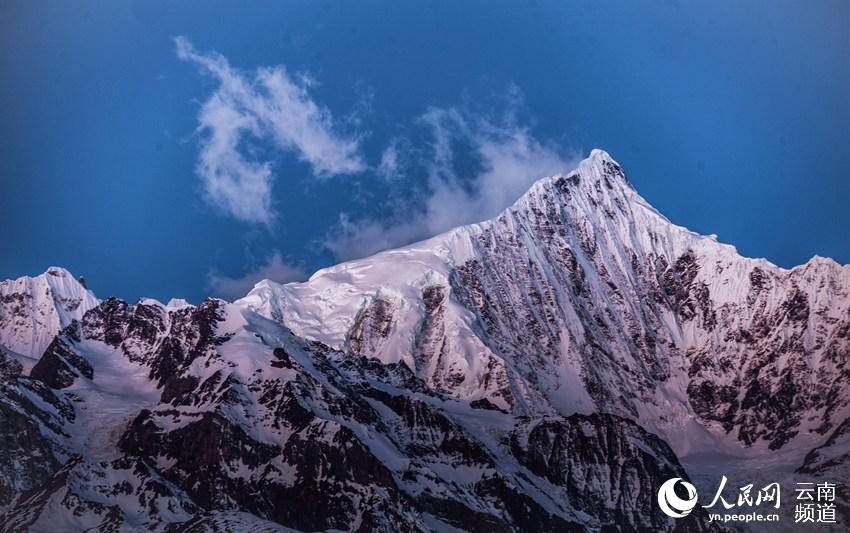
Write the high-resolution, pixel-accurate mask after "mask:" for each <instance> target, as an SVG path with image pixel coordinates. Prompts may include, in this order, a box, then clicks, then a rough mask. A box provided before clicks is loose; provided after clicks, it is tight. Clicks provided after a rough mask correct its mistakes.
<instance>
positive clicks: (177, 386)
mask: <svg viewBox="0 0 850 533" xmlns="http://www.w3.org/2000/svg"><path fill="white" fill-rule="evenodd" d="M0 346H2V348H0V524H2V525H3V530H4V531H26V530H32V531H82V530H86V529H93V530H97V531H134V530H138V531H146V530H166V531H239V530H244V531H278V530H285V528H291V529H295V530H306V531H316V530H327V529H335V530H357V531H454V530H464V531H488V532H489V531H715V530H720V528H719V527H718V526H717V525H716V524H714V523H712V522H710V521H709V519H708V512H707V511H706V510H705V509H703V508H702V507H697V508H696V509H695V510H694V511H693V512H692V513H691V514H690V515H689V516H687V517H686V518H681V519H674V518H671V517H669V516H667V515H666V514H664V513H663V512H662V511H661V509H660V508H659V507H658V505H657V503H656V492H657V491H658V488H659V487H660V485H661V484H662V483H663V482H664V481H666V480H667V479H669V478H672V477H680V478H683V479H690V480H692V481H693V482H694V483H695V484H696V485H697V486H698V487H699V489H700V494H701V495H702V494H703V490H704V489H705V491H706V492H709V491H710V490H713V488H716V484H717V481H718V480H719V477H720V475H721V474H724V475H727V476H729V477H730V479H732V478H733V477H735V476H737V477H736V478H735V479H737V480H738V481H740V483H739V485H744V484H745V483H747V482H760V481H765V482H767V481H771V480H775V481H784V482H789V481H790V482H793V481H794V480H800V479H805V480H806V481H821V480H828V481H830V482H835V483H837V484H838V493H839V495H838V498H837V500H836V504H837V509H838V522H839V524H841V523H842V521H844V523H850V509H848V506H847V502H848V500H849V499H850V494H848V492H847V490H848V489H847V481H848V480H850V364H848V361H850V266H840V265H838V264H836V263H835V262H833V261H831V260H828V259H823V258H817V257H816V258H814V259H812V260H811V261H809V262H808V263H806V264H805V265H802V266H799V267H796V268H794V269H791V270H785V269H781V268H779V267H776V266H775V265H772V264H771V263H769V262H767V261H765V260H757V259H748V258H744V257H741V256H739V255H738V254H737V252H736V251H735V249H734V248H733V247H731V246H728V245H724V244H721V243H718V242H717V240H716V239H715V238H714V237H707V236H701V235H697V234H694V233H692V232H689V231H688V230H686V229H684V228H681V227H679V226H675V225H674V224H672V223H671V222H669V221H668V220H667V219H665V218H664V217H663V216H662V215H661V214H659V213H658V212H657V211H655V210H654V209H653V208H652V207H651V206H649V205H648V204H647V203H646V201H645V200H643V199H642V198H641V197H640V196H639V195H638V194H637V192H636V191H635V190H634V189H633V188H632V186H631V185H630V183H629V182H628V180H627V179H626V176H625V174H624V173H623V170H622V169H621V168H620V166H619V165H618V164H617V163H616V162H615V161H613V160H612V159H611V158H610V157H609V156H608V155H607V154H605V153H604V152H601V151H598V150H596V151H594V152H592V153H591V155H590V157H589V158H588V159H587V160H585V161H584V162H582V163H581V164H580V166H579V167H578V169H576V170H575V171H573V172H572V173H570V174H568V175H560V176H554V177H549V178H544V179H542V180H540V181H538V182H537V183H535V184H534V185H533V186H532V188H531V189H530V190H529V191H528V192H527V193H526V194H525V195H524V196H523V197H522V198H520V199H519V200H518V201H517V203H516V204H515V205H514V206H512V207H511V208H509V209H507V210H506V211H505V212H504V213H502V214H501V215H500V216H498V217H497V218H496V219H493V220H490V221H486V222H482V223H480V224H474V225H470V226H464V227H461V228H457V229H455V230H452V231H450V232H448V233H445V234H443V235H439V236H437V237H434V238H432V239H430V240H428V241H424V242H421V243H417V244H414V245H411V246H408V247H405V248H402V249H399V250H392V251H388V252H384V253H381V254H378V255H375V256H373V257H370V258H367V259H363V260H359V261H353V262H349V263H344V264H341V265H338V266H335V267H332V268H328V269H325V270H321V271H319V272H317V273H316V274H314V275H313V277H312V278H311V279H310V280H309V281H306V282H304V283H295V284H288V285H278V284H276V283H273V282H270V281H263V282H261V283H259V284H258V285H257V286H256V287H255V288H254V289H253V290H252V291H251V292H250V293H249V294H248V295H247V296H245V297H244V298H242V299H241V300H237V301H236V302H233V303H228V302H225V301H222V300H216V299H208V300H206V301H204V302H203V303H201V304H200V305H198V306H192V305H189V304H188V303H186V302H184V301H176V300H172V301H171V302H169V303H168V304H162V303H160V302H157V301H154V300H141V301H139V302H136V303H135V304H132V305H130V304H127V303H125V302H123V301H120V300H118V299H115V298H108V299H106V300H102V301H101V300H98V299H97V298H96V297H95V296H94V295H93V294H92V293H91V292H90V291H88V290H87V289H86V288H85V287H84V285H82V284H81V283H79V282H78V281H77V280H75V279H74V277H73V276H72V275H71V274H70V273H69V272H67V271H66V270H64V269H61V268H55V267H54V268H50V269H49V270H48V271H47V272H45V273H44V274H42V275H40V276H36V277H34V278H29V277H24V278H19V279H18V280H14V281H6V282H3V283H2V284H0ZM747 476H749V477H747ZM709 487H711V488H709ZM791 492H792V491H790V490H789V491H788V494H787V495H786V498H789V497H791V496H792V494H791ZM708 500H710V496H709V497H708ZM700 503H703V498H702V497H701V499H700ZM786 522H787V521H786ZM792 525H793V524H792ZM771 527H772V528H773V529H776V526H775V525H772V526H771ZM836 527H841V526H840V525H839V526H836ZM822 530H823V529H822Z"/></svg>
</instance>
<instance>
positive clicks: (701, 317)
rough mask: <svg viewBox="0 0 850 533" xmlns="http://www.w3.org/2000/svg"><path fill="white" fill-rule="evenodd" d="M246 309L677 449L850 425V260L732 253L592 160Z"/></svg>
mask: <svg viewBox="0 0 850 533" xmlns="http://www.w3.org/2000/svg"><path fill="white" fill-rule="evenodd" d="M237 304H238V305H240V306H243V307H246V308H249V309H253V310H255V311H257V312H258V313H260V314H262V315H264V316H267V317H269V318H271V319H273V320H276V321H279V322H281V323H283V324H286V325H287V326H288V327H289V328H291V329H292V330H293V331H294V332H295V333H296V334H298V335H301V336H304V337H305V338H308V339H313V340H317V341H321V342H323V343H326V344H328V345H329V346H331V347H333V348H336V349H340V350H346V351H349V352H352V353H358V354H365V355H370V356H375V357H378V358H379V359H381V360H382V361H384V362H387V363H391V362H397V361H404V362H405V363H406V364H407V365H408V366H410V367H411V368H413V369H415V372H416V374H417V376H419V377H420V378H422V379H424V380H425V381H426V383H428V384H429V386H431V387H432V388H434V389H435V390H439V391H441V392H443V393H446V394H449V395H451V396H453V397H456V398H462V399H478V398H487V399H488V400H490V401H492V402H493V403H495V404H496V405H498V406H500V407H501V408H504V409H509V410H511V411H512V412H514V413H517V414H528V415H540V414H560V415H569V414H571V413H574V412H580V413H587V412H593V411H605V412H612V413H618V414H621V415H623V416H628V417H631V418H635V419H637V420H639V421H640V423H641V424H642V425H643V426H644V427H647V428H649V429H651V430H653V431H658V432H660V433H661V434H662V435H664V436H665V437H666V438H667V439H668V440H669V441H670V442H671V444H673V446H674V448H675V449H676V451H677V452H679V453H680V454H687V453H691V452H694V453H698V452H700V451H702V450H705V449H715V448H716V447H717V446H721V447H724V448H726V449H727V451H729V452H733V451H740V450H741V449H742V448H743V447H748V448H752V450H751V451H752V453H754V454H756V455H759V454H762V453H764V449H765V448H770V449H778V448H782V447H783V446H785V445H786V444H788V443H789V442H791V441H794V444H793V445H794V446H795V447H797V448H799V449H800V450H807V449H809V448H811V447H812V446H814V445H816V444H817V443H819V442H821V441H822V440H823V439H824V438H825V436H826V434H827V433H828V432H829V431H831V430H832V429H833V428H834V427H835V425H836V424H837V423H839V422H841V421H842V420H844V419H845V418H846V417H847V415H848V414H850V413H848V399H849V398H850V390H848V386H847V380H848V366H847V360H848V358H850V355H848V353H850V266H840V265H838V264H836V263H834V262H833V261H831V260H828V259H823V258H819V257H815V258H813V259H812V260H811V261H809V262H808V263H806V264H805V265H802V266H800V267H796V268H794V269H791V270H785V269H781V268H779V267H776V266H775V265H773V264H771V263H769V262H768V261H765V260H762V259H748V258H744V257H741V256H740V255H738V254H737V252H736V250H735V248H734V247H732V246H729V245H725V244H721V243H719V242H718V241H717V240H716V238H715V237H713V236H702V235H698V234H695V233H693V232H690V231H688V230H687V229H685V228H683V227H680V226H676V225H674V224H672V223H671V222H670V221H669V220H667V219H666V218H664V217H663V216H662V215H661V214H660V213H658V212H657V211H656V210H655V209H653V208H652V207H651V206H650V205H649V204H648V203H647V202H646V201H645V200H644V199H643V198H641V197H640V195H639V194H638V193H637V192H636V191H635V190H634V189H633V188H632V186H631V184H630V183H629V181H628V180H627V179H626V176H625V174H624V173H623V171H622V169H621V168H620V166H619V165H618V164H617V163H616V162H615V161H613V160H612V159H611V158H610V156H608V154H606V153H605V152H602V151H600V150H595V151H593V152H592V153H591V155H590V157H589V158H588V159H587V160H585V161H583V162H582V163H581V164H580V166H579V168H578V169H577V170H576V171H574V172H572V173H570V174H568V175H564V176H553V177H549V178H545V179H542V180H540V181H538V182H537V183H536V184H534V185H533V186H532V187H531V189H530V190H529V191H528V192H527V193H526V194H525V195H524V196H523V197H521V198H520V199H519V200H518V201H517V202H516V204H514V205H513V206H512V207H511V208H509V209H507V210H506V211H505V212H504V213H502V214H501V215H500V216H498V217H497V218H495V219H493V220H490V221H485V222H482V223H479V224H473V225H469V226H464V227H461V228H457V229H455V230H452V231H449V232H448V233H445V234H443V235H439V236H437V237H434V238H432V239H430V240H427V241H424V242H420V243H417V244H413V245H410V246H407V247H405V248H402V249H399V250H391V251H388V252H384V253H381V254H378V255H375V256H373V257H369V258H366V259H362V260H358V261H352V262H349V263H344V264H340V265H337V266H334V267H331V268H328V269H324V270H321V271H319V272H317V273H316V274H314V275H313V276H312V277H311V278H310V280H308V281H306V282H304V283H294V284H287V285H278V284H275V283H272V282H269V281H264V282H262V283H260V284H258V285H257V286H256V287H255V288H254V289H253V290H252V291H251V292H250V293H249V294H248V295H247V296H246V297H245V298H243V299H241V300H239V301H238V302H237ZM780 406H781V407H780Z"/></svg>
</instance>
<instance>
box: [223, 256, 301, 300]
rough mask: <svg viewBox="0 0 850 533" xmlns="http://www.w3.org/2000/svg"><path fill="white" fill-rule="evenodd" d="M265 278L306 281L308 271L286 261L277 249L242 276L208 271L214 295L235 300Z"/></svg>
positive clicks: (286, 281) (282, 280)
mask: <svg viewBox="0 0 850 533" xmlns="http://www.w3.org/2000/svg"><path fill="white" fill-rule="evenodd" d="M264 279H268V280H271V281H274V282H277V283H289V282H291V281H304V280H305V279H307V273H306V272H305V271H304V270H303V269H302V268H301V267H299V266H295V265H292V264H289V263H287V262H285V261H284V260H283V256H282V255H281V253H280V252H278V251H275V252H274V253H273V254H272V255H271V257H269V258H268V259H267V260H266V261H265V262H264V263H263V264H261V265H258V266H257V267H256V268H255V269H253V270H251V271H249V272H246V273H245V274H244V275H243V276H240V277H230V276H225V275H223V274H221V273H219V272H217V271H215V270H212V271H210V272H208V273H207V288H208V289H209V290H210V291H211V293H212V295H213V296H217V297H220V298H224V299H226V300H230V301H233V300H235V299H237V298H241V297H243V296H245V295H246V294H248V292H250V290H251V289H253V288H254V285H256V284H257V283H259V282H260V281H262V280H264Z"/></svg>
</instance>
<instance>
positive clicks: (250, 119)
mask: <svg viewBox="0 0 850 533" xmlns="http://www.w3.org/2000/svg"><path fill="white" fill-rule="evenodd" d="M175 45H176V48H177V56H178V57H179V58H180V59H183V60H185V61H189V62H192V63H194V64H196V65H198V66H199V67H200V68H201V69H202V70H203V71H205V72H207V73H208V74H210V75H212V76H213V77H214V78H215V79H216V80H217V81H218V83H219V86H218V88H217V89H216V91H215V92H214V93H213V94H212V95H211V96H210V97H209V99H207V100H206V101H205V102H204V103H203V105H202V107H201V111H200V113H199V115H198V122H199V126H198V129H199V131H200V132H201V133H202V134H203V138H202V141H201V150H200V153H199V156H198V164H197V172H198V174H199V176H200V177H201V179H202V180H203V184H204V189H205V192H206V198H207V200H208V201H209V202H210V203H211V204H212V205H214V206H216V207H218V208H220V209H222V210H223V211H224V212H225V213H227V214H229V215H231V216H233V217H234V218H237V219H239V220H242V221H245V222H255V223H262V224H266V225H269V224H271V223H272V222H273V221H274V219H275V211H274V206H273V202H272V196H271V191H272V182H273V180H274V177H275V174H274V172H273V170H272V167H271V163H270V162H268V161H258V160H256V159H255V158H254V157H252V156H251V155H250V152H249V150H247V149H246V148H247V146H246V144H247V143H248V142H249V141H251V140H253V141H261V142H262V141H266V142H268V141H271V144H272V145H273V146H275V147H276V148H278V149H279V150H282V151H284V152H288V153H293V154H295V155H296V157H298V159H300V160H301V161H304V162H306V163H308V164H309V165H310V167H311V168H312V170H313V173H314V175H315V176H317V177H326V176H332V175H335V174H347V173H354V172H359V171H361V170H364V169H365V168H366V165H365V163H364V162H363V160H362V157H361V155H360V153H359V139H358V138H357V137H356V136H346V135H343V134H340V133H339V132H338V130H339V128H338V124H337V123H336V122H335V121H334V119H333V116H332V115H331V113H330V111H329V110H327V109H326V108H323V107H320V106H319V105H317V104H316V102H315V101H314V100H313V99H312V97H311V96H310V92H309V89H310V87H311V86H312V85H313V84H314V82H313V81H312V80H311V79H310V78H309V77H307V76H300V77H293V76H290V75H289V74H288V73H287V71H286V69H285V68H284V67H283V66H276V67H262V68H259V69H257V70H256V72H253V73H244V72H240V71H238V70H236V69H234V68H233V67H231V66H230V64H229V62H228V61H227V59H226V58H225V57H224V56H222V55H221V54H218V53H215V52H208V53H202V52H199V51H197V50H196V49H195V48H194V47H193V46H192V43H191V42H189V41H188V40H187V39H186V38H184V37H177V38H175Z"/></svg>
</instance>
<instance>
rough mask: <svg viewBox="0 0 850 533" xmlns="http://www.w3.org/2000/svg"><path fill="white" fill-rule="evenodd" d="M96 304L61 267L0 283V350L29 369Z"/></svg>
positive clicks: (82, 287) (90, 294)
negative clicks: (54, 338) (71, 325)
mask: <svg viewBox="0 0 850 533" xmlns="http://www.w3.org/2000/svg"><path fill="white" fill-rule="evenodd" d="M97 304H98V300H97V298H95V296H94V294H92V292H91V291H89V290H88V289H86V288H85V287H84V286H83V285H82V284H81V283H80V282H79V281H78V280H77V279H76V278H74V276H73V275H71V273H70V272H68V271H67V270H65V269H64V268H59V267H50V268H48V269H47V271H46V272H45V273H44V274H41V275H38V276H35V277H29V276H23V277H20V278H18V279H15V280H7V281H0V347H4V348H6V349H7V350H10V351H12V352H14V353H16V354H18V355H19V356H21V357H19V358H20V359H21V362H22V363H23V364H24V365H25V366H26V367H29V366H31V363H32V360H33V358H35V359H37V358H38V357H39V356H41V353H42V352H43V351H44V349H45V348H47V345H48V344H50V341H51V340H53V337H54V336H56V334H57V333H59V330H60V329H62V328H64V327H65V326H67V325H68V324H70V323H71V321H72V320H75V319H76V320H79V319H80V318H82V316H83V314H85V312H86V311H88V310H89V309H91V308H93V307H95V306H96V305H97Z"/></svg>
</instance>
